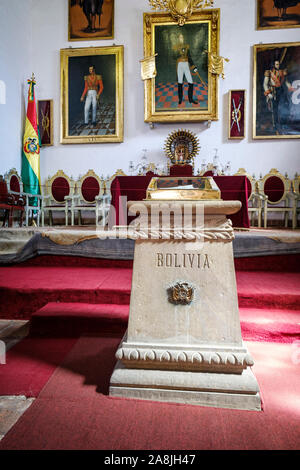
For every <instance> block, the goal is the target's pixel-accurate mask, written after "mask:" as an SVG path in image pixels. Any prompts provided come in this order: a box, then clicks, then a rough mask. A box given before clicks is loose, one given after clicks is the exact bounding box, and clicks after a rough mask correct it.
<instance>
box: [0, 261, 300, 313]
mask: <svg viewBox="0 0 300 470" xmlns="http://www.w3.org/2000/svg"><path fill="white" fill-rule="evenodd" d="M131 279H132V270H131V269H128V268H122V269H117V268H95V267H91V268H88V267H83V268H80V267H16V266H14V267H6V268H0V297H1V303H0V317H1V318H30V317H31V315H32V313H33V312H34V311H36V310H38V309H39V308H41V307H43V306H44V305H45V304H46V303H48V302H56V301H60V302H84V303H93V304H98V303H103V304H110V303H111V304H129V302H130V291H131ZM236 279H237V289H238V297H239V306H240V307H259V308H264V307H268V308H289V309H299V308H300V273H297V272H293V273H289V272H285V273H280V272H268V271H267V272H265V271H259V272H255V271H250V272H249V271H237V273H236ZM216 282H220V283H221V282H222V279H220V280H218V279H216Z"/></svg>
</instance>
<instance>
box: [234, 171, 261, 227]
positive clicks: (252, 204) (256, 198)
mask: <svg viewBox="0 0 300 470" xmlns="http://www.w3.org/2000/svg"><path fill="white" fill-rule="evenodd" d="M234 176H246V178H247V187H248V212H249V218H250V224H251V225H252V226H253V225H254V215H255V213H257V225H258V227H259V228H260V227H261V222H262V208H263V202H264V199H265V198H264V196H263V195H261V194H259V192H258V189H257V181H256V178H255V176H254V175H253V176H251V175H250V174H249V173H247V171H246V170H245V168H239V169H238V171H237V172H236V173H235V174H234Z"/></svg>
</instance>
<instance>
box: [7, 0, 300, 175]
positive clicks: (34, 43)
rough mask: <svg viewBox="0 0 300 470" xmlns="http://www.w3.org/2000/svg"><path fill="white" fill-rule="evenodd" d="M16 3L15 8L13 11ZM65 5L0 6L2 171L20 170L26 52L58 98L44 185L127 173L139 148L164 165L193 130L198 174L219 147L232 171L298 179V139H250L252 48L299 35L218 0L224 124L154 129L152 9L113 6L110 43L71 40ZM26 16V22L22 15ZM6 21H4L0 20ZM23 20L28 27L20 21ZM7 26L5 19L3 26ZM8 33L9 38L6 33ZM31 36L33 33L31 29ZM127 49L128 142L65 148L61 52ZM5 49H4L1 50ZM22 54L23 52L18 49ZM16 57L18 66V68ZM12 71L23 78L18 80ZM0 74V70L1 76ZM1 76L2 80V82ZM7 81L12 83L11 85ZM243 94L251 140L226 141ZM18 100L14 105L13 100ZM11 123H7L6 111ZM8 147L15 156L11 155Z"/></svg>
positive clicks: (44, 154)
mask: <svg viewBox="0 0 300 470" xmlns="http://www.w3.org/2000/svg"><path fill="white" fill-rule="evenodd" d="M25 2H26V4H28V3H31V8H30V21H31V24H32V25H34V27H32V32H31V34H32V37H31V43H30V42H29V43H28V41H27V40H26V41H23V39H22V38H23V26H22V27H21V25H20V23H22V24H23V21H24V23H26V21H28V10H26V8H24V3H25ZM12 4H14V5H13V6H14V10H13V11H10V8H11V5H12ZM20 4H21V5H20ZM67 4H68V1H67V0H51V2H49V1H48V0H22V1H20V0H0V15H1V13H2V11H3V10H4V11H5V12H6V13H7V16H8V19H7V23H6V24H5V26H4V31H3V29H1V30H0V39H1V42H2V37H3V36H4V39H5V44H6V48H5V55H4V59H5V61H6V62H7V68H6V74H5V78H6V80H7V88H8V90H7V95H8V97H9V98H10V99H9V100H7V101H8V102H7V105H0V113H1V114H0V117H1V128H0V134H1V135H0V137H1V145H2V146H3V140H5V139H6V138H7V139H8V142H9V144H10V145H9V146H8V145H7V147H6V148H7V152H5V154H7V156H6V158H7V160H6V161H5V163H4V162H3V155H4V153H3V152H1V167H0V168H1V171H2V172H3V171H4V170H7V169H8V167H9V168H10V167H12V166H16V167H17V168H18V167H19V166H20V151H19V147H18V145H19V142H20V122H21V120H22V118H23V115H22V106H23V102H22V96H21V95H22V93H21V90H22V87H25V88H27V83H26V79H27V78H28V77H29V76H30V74H31V71H32V70H31V67H29V66H28V60H29V58H28V54H29V53H32V55H31V63H32V68H33V71H34V73H35V75H36V79H37V88H36V98H37V99H50V98H51V99H53V100H54V119H55V126H54V146H53V147H48V148H43V149H42V151H41V177H42V180H44V179H45V178H46V177H47V176H48V175H53V174H54V173H55V172H56V171H57V170H58V169H62V170H64V171H65V172H66V173H67V174H68V175H72V176H73V177H77V176H78V175H79V174H83V173H85V172H86V171H87V170H89V169H90V168H92V169H94V170H95V171H96V172H97V173H98V174H100V175H101V174H103V175H105V176H106V175H108V174H110V175H111V174H113V173H114V171H115V170H117V169H118V168H122V169H123V170H124V171H125V172H126V171H127V170H128V163H129V161H130V160H133V161H135V162H138V160H139V159H140V156H141V154H142V149H144V148H146V149H148V152H147V154H148V159H149V161H153V162H155V163H160V162H163V161H164V160H165V155H164V152H163V147H164V142H165V140H166V138H167V136H168V134H169V133H170V132H172V131H173V130H176V129H181V128H184V129H189V130H191V131H192V132H194V133H195V134H196V135H197V136H198V137H199V140H200V145H201V150H200V153H199V156H198V157H197V159H196V168H198V167H200V165H201V160H203V159H204V158H205V159H206V162H208V161H212V159H213V155H214V149H215V148H218V154H219V155H220V159H221V162H222V163H224V164H225V163H226V162H227V161H228V160H229V161H231V164H232V169H233V171H235V170H237V169H238V168H240V167H244V168H246V169H247V170H248V171H249V172H250V173H255V174H256V175H259V174H260V173H263V174H265V173H267V172H268V171H269V170H270V169H271V168H273V167H275V168H277V169H278V170H280V171H282V172H285V171H287V172H288V174H289V176H291V177H292V176H294V173H295V172H296V171H298V172H299V171H300V141H299V140H298V139H282V140H281V139H280V140H278V139H275V140H264V141H261V140H253V139H252V73H253V67H252V61H253V57H252V49H253V48H252V46H253V45H254V44H258V43H260V42H263V43H272V42H293V41H299V36H300V29H297V28H296V29H283V30H265V31H257V30H256V6H255V5H256V1H255V0H215V7H216V8H220V9H221V27H220V54H221V55H223V56H224V57H228V58H230V62H229V63H226V65H225V75H226V78H225V80H222V79H220V80H219V121H217V122H213V123H212V125H211V127H210V128H207V126H206V125H205V124H204V123H199V124H189V123H188V124H182V123H178V124H173V125H169V124H156V125H155V128H154V129H150V127H149V125H148V124H146V123H144V91H143V90H144V88H143V82H142V80H141V78H140V63H139V60H140V59H142V58H143V24H142V23H143V19H142V18H143V16H142V15H143V12H145V11H151V9H150V7H149V3H148V0H115V38H114V39H113V40H103V41H90V42H84V41H79V42H71V43H70V42H68V7H67ZM23 15H24V17H23ZM1 17H2V15H1ZM22 19H23V21H22ZM1 23H2V20H1ZM5 32H6V34H5ZM27 33H28V34H27V36H29V33H30V31H27ZM113 44H117V45H124V49H125V50H124V55H125V70H124V91H125V96H124V98H125V111H124V142H123V143H120V144H81V145H79V144H75V145H74V144H71V145H69V144H68V145H62V144H60V143H59V142H60V134H59V133H60V58H59V51H60V49H62V48H67V47H69V46H72V47H73V48H76V47H87V46H97V47H99V46H109V45H113ZM0 47H1V49H3V45H1V46H0ZM20 47H21V50H24V55H23V52H22V53H20V50H19V48H20ZM15 55H17V58H18V60H20V63H18V64H16V62H15V60H14V56H15ZM29 63H30V62H29ZM15 66H16V67H17V71H18V73H17V74H16V71H15ZM1 70H2V69H0V71H1ZM1 75H2V76H3V74H2V72H1V73H0V80H1V79H2V76H1ZM8 78H9V81H8ZM240 88H242V89H246V91H247V97H248V100H247V101H248V103H247V118H246V123H247V126H246V138H245V139H244V140H242V141H230V140H228V139H227V121H228V115H227V109H228V91H229V90H231V89H240ZM12 99H13V101H11V100H12ZM4 109H5V114H7V115H8V121H9V123H8V121H7V122H6V123H5V125H4V126H3V125H2V119H3V114H4V112H3V110H4ZM8 147H9V148H11V149H12V150H11V151H10V152H8Z"/></svg>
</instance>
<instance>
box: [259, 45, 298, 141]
mask: <svg viewBox="0 0 300 470" xmlns="http://www.w3.org/2000/svg"><path fill="white" fill-rule="evenodd" d="M253 138H255V139H268V138H269V139H274V138H289V139H291V138H300V43H286V44H282V43H279V44H258V45H255V46H254V80H253Z"/></svg>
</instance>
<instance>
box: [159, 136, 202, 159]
mask: <svg viewBox="0 0 300 470" xmlns="http://www.w3.org/2000/svg"><path fill="white" fill-rule="evenodd" d="M178 147H184V148H185V149H186V151H185V152H184V153H185V158H178V155H177V152H176V149H177V148H178ZM164 150H165V153H166V155H167V157H168V158H169V159H170V162H171V164H172V165H187V164H193V161H194V158H195V157H196V156H197V153H198V152H199V150H200V148H199V140H198V138H197V137H196V136H195V134H193V133H192V132H191V131H186V130H183V129H180V130H178V131H174V132H171V134H169V135H168V137H167V140H166V142H165V147H164Z"/></svg>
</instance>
